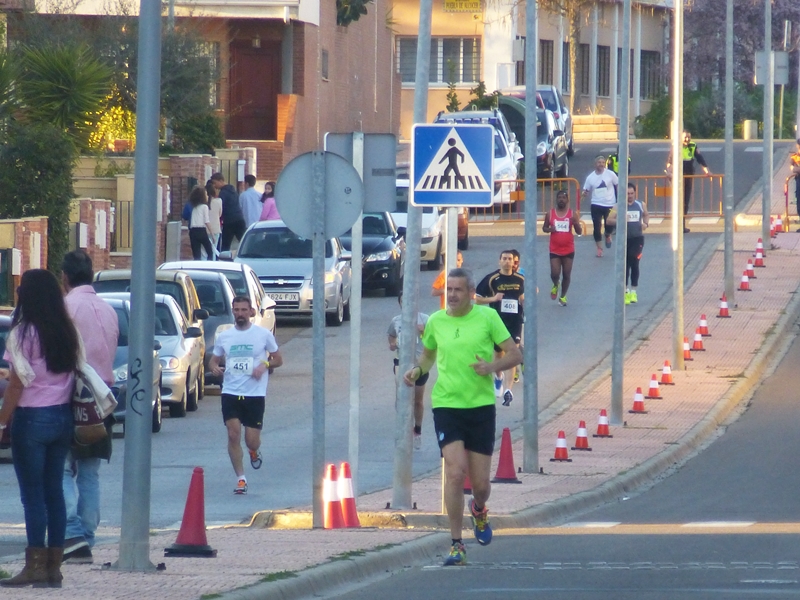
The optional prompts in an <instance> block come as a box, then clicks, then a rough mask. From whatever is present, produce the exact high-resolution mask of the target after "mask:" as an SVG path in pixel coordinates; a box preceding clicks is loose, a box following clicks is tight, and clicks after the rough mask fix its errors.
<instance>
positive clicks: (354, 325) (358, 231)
mask: <svg viewBox="0 0 800 600" xmlns="http://www.w3.org/2000/svg"><path fill="white" fill-rule="evenodd" d="M353 166H354V167H355V169H356V171H358V175H359V177H361V180H362V181H363V180H364V133H363V132H354V133H353ZM362 214H363V213H362ZM351 231H352V236H351V245H350V254H351V255H352V257H353V258H352V259H351V261H350V266H351V269H352V271H351V272H352V279H351V288H350V289H351V292H350V420H349V427H348V447H347V455H348V458H349V460H350V473H351V475H352V477H353V494H354V495H355V496H356V497H358V435H359V431H358V430H359V427H360V425H359V423H360V407H361V283H362V281H361V275H362V270H363V269H362V267H363V264H364V262H363V260H362V257H361V255H362V252H363V246H364V236H363V223H362V220H361V215H358V219H356V222H355V223H353V228H352V230H351Z"/></svg>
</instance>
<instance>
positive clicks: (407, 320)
mask: <svg viewBox="0 0 800 600" xmlns="http://www.w3.org/2000/svg"><path fill="white" fill-rule="evenodd" d="M432 12H433V0H420V3H419V30H418V38H417V70H416V75H415V84H414V122H415V123H425V122H426V121H427V120H428V119H427V113H428V73H429V71H430V56H431V14H432ZM410 185H413V182H411V183H410ZM421 237H422V209H421V208H419V207H417V206H411V205H409V207H408V218H407V221H406V264H405V267H404V270H403V309H402V321H401V323H402V326H401V330H402V331H414V330H416V327H417V302H418V299H419V251H420V240H421ZM399 341H400V342H401V343H400V373H405V372H406V371H407V370H408V369H410V368H411V367H412V366H413V365H414V348H415V345H416V341H417V338H416V336H414V335H405V336H402V339H401V340H399ZM413 402H414V390H413V389H412V388H410V387H408V386H407V385H401V386H398V391H397V402H396V403H395V440H394V442H395V443H394V448H395V452H394V476H393V479H392V508H411V478H412V468H411V467H412V465H411V454H412V448H411V441H412V436H413V429H412V423H413V413H412V404H413ZM443 473H444V472H443Z"/></svg>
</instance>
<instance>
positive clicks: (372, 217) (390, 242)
mask: <svg viewBox="0 0 800 600" xmlns="http://www.w3.org/2000/svg"><path fill="white" fill-rule="evenodd" d="M361 223H362V231H363V247H362V253H363V257H362V261H361V285H362V286H363V289H365V290H370V289H371V290H375V289H382V290H385V291H386V295H387V296H397V294H398V293H399V292H400V291H401V290H402V289H403V267H404V265H405V256H406V242H405V240H404V239H403V235H404V234H405V230H403V231H402V232H400V231H398V230H397V226H396V225H395V223H394V220H392V215H391V214H390V213H388V212H379V213H364V215H363V216H362V219H361ZM340 239H341V242H342V245H343V246H344V247H345V249H346V250H348V251H351V252H352V247H351V243H352V234H351V233H350V231H348V232H347V233H345V234H344V235H343V236H342V237H341V238H340Z"/></svg>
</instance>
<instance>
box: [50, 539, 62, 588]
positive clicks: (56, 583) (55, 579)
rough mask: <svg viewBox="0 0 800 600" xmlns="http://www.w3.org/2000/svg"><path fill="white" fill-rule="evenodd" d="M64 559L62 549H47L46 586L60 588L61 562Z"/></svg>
mask: <svg viewBox="0 0 800 600" xmlns="http://www.w3.org/2000/svg"><path fill="white" fill-rule="evenodd" d="M63 558H64V549H63V548H48V549H47V585H48V586H49V587H55V588H60V587H61V581H62V580H63V579H64V576H63V575H61V561H62V560H63Z"/></svg>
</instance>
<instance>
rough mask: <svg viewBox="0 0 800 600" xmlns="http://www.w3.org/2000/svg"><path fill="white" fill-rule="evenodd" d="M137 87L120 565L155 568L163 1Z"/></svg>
mask: <svg viewBox="0 0 800 600" xmlns="http://www.w3.org/2000/svg"><path fill="white" fill-rule="evenodd" d="M138 68H139V79H138V82H137V85H136V90H137V95H136V167H135V170H134V191H133V217H134V218H133V231H134V235H133V239H134V242H133V257H132V261H131V321H132V322H133V323H138V324H140V326H138V327H132V328H131V332H130V355H129V359H128V385H129V391H128V409H129V410H128V415H127V418H126V423H125V460H124V464H123V473H122V498H123V500H122V502H123V506H122V520H121V530H120V541H119V559H118V560H117V562H116V564H115V565H114V568H115V569H119V570H122V571H150V570H152V569H154V567H153V564H152V563H151V562H150V465H151V435H152V433H151V415H152V413H153V411H152V409H151V398H152V397H153V378H152V377H150V373H152V372H153V326H152V323H153V321H154V319H155V288H156V278H155V269H156V202H155V198H154V193H153V192H154V191H155V187H156V180H157V177H158V129H159V110H160V96H159V94H160V89H161V4H160V3H157V2H147V1H145V0H142V3H141V7H140V12H139V62H138Z"/></svg>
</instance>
